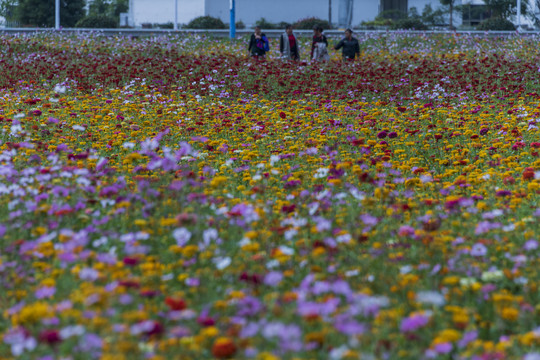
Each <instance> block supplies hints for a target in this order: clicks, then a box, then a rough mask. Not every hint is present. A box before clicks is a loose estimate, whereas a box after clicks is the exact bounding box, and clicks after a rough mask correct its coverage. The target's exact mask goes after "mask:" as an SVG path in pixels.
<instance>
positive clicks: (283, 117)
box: [279, 111, 287, 119]
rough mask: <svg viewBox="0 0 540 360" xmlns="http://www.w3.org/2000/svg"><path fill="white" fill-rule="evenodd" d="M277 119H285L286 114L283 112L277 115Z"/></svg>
mask: <svg viewBox="0 0 540 360" xmlns="http://www.w3.org/2000/svg"><path fill="white" fill-rule="evenodd" d="M279 117H280V118H282V119H285V118H286V117H287V114H285V113H284V112H283V111H281V112H280V113H279Z"/></svg>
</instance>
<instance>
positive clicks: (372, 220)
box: [360, 214, 379, 226]
mask: <svg viewBox="0 0 540 360" xmlns="http://www.w3.org/2000/svg"><path fill="white" fill-rule="evenodd" d="M360 220H362V222H363V223H364V224H366V225H368V226H375V225H377V223H378V222H379V220H378V219H377V218H376V217H375V216H372V215H369V214H363V215H360Z"/></svg>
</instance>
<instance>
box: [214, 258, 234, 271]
mask: <svg viewBox="0 0 540 360" xmlns="http://www.w3.org/2000/svg"><path fill="white" fill-rule="evenodd" d="M231 262H232V261H231V258H230V257H228V256H227V257H224V258H216V259H214V264H216V268H217V269H218V270H223V269H225V268H226V267H228V266H229V265H231Z"/></svg>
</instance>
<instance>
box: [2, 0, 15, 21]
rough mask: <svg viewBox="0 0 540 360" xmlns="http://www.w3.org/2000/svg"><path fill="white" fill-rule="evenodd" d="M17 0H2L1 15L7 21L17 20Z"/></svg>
mask: <svg viewBox="0 0 540 360" xmlns="http://www.w3.org/2000/svg"><path fill="white" fill-rule="evenodd" d="M16 8H17V0H0V17H3V18H4V19H6V21H7V22H9V21H12V20H15V17H16Z"/></svg>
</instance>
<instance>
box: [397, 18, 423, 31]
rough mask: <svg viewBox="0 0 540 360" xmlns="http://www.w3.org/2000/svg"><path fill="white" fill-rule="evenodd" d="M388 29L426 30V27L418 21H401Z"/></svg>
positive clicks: (411, 19)
mask: <svg viewBox="0 0 540 360" xmlns="http://www.w3.org/2000/svg"><path fill="white" fill-rule="evenodd" d="M390 28H391V29H392V30H427V29H428V27H427V25H426V24H424V23H423V22H422V20H420V19H413V18H407V19H401V20H398V21H396V22H394V23H393V24H392V25H391V26H390Z"/></svg>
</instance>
